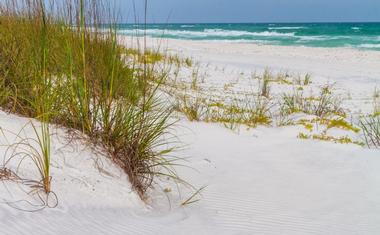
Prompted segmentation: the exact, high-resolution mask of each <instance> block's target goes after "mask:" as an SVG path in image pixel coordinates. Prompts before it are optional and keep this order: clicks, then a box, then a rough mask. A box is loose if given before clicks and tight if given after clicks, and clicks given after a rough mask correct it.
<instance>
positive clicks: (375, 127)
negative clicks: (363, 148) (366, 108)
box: [360, 115, 380, 148]
mask: <svg viewBox="0 0 380 235" xmlns="http://www.w3.org/2000/svg"><path fill="white" fill-rule="evenodd" d="M360 127H361V128H362V130H363V134H364V139H365V142H366V144H367V146H368V147H373V148H380V116H379V115H370V116H368V117H366V118H363V119H362V120H361V121H360Z"/></svg>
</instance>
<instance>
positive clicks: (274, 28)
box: [268, 27, 306, 30]
mask: <svg viewBox="0 0 380 235" xmlns="http://www.w3.org/2000/svg"><path fill="white" fill-rule="evenodd" d="M305 28H306V27H269V28H268V29H270V30H276V29H305Z"/></svg>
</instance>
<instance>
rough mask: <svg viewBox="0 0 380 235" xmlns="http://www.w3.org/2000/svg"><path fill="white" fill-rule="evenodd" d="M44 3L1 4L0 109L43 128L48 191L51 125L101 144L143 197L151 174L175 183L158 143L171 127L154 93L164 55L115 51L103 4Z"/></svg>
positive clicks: (140, 50) (166, 150) (83, 0)
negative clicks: (171, 179)
mask: <svg viewBox="0 0 380 235" xmlns="http://www.w3.org/2000/svg"><path fill="white" fill-rule="evenodd" d="M45 3H46V1H43V0H38V1H28V0H14V1H6V2H5V3H0V32H1V35H0V89H1V92H0V106H1V107H2V108H3V109H4V110H7V111H9V112H13V113H18V114H20V115H23V116H26V117H31V118H36V119H38V120H39V121H41V122H42V126H41V132H39V133H41V134H40V135H39V136H38V138H37V139H38V140H37V141H38V142H39V144H40V147H41V149H42V150H43V151H42V152H41V154H42V155H41V157H42V158H41V159H43V160H44V162H43V163H42V164H41V166H43V167H44V169H43V171H42V173H43V176H42V178H43V179H44V183H45V184H46V186H45V190H46V191H49V189H50V181H49V180H50V178H49V174H50V171H49V162H50V150H49V148H50V139H49V123H54V124H58V125H61V126H65V127H67V128H73V129H76V130H79V131H81V132H82V133H83V134H84V135H85V136H87V137H89V139H90V140H91V141H92V142H93V143H94V144H97V145H100V146H102V147H103V148H104V151H105V152H107V153H108V156H109V157H110V158H111V159H112V160H113V161H114V162H115V163H116V164H117V165H118V166H119V167H121V168H122V169H123V170H124V171H125V172H126V174H128V176H129V179H130V181H131V182H132V186H133V188H134V189H135V190H136V191H137V192H138V194H139V195H140V196H141V197H142V198H144V197H145V194H146V191H147V190H148V189H149V188H150V187H151V185H152V183H153V182H154V177H155V176H157V175H163V174H165V175H168V176H172V178H176V175H175V174H174V171H173V170H172V169H171V166H172V161H171V160H168V159H167V158H166V157H167V154H168V153H169V152H170V151H171V150H172V148H166V147H165V146H166V144H167V143H166V142H165V141H163V139H164V138H162V136H163V135H166V134H167V131H168V129H169V128H170V126H171V124H172V123H171V122H170V121H169V117H170V115H171V113H172V109H171V108H170V107H168V106H166V105H164V104H163V103H162V102H160V99H159V97H158V92H157V91H158V89H159V87H160V86H161V84H163V83H164V81H165V79H166V75H167V73H166V71H163V70H161V71H160V70H159V69H158V68H157V67H156V66H155V64H156V63H159V62H161V61H162V60H164V59H163V57H162V55H161V54H159V53H157V52H154V51H148V50H146V48H145V46H144V48H138V49H133V50H131V49H126V48H125V47H122V46H119V45H118V44H117V41H118V40H117V35H116V26H115V25H114V24H107V25H109V26H107V28H104V27H105V26H104V25H102V24H101V23H102V22H101V21H102V19H107V20H110V19H112V17H110V16H109V15H111V14H109V15H107V14H104V12H107V10H106V9H110V7H108V8H107V2H101V1H95V0H80V1H67V2H64V3H62V2H59V3H58V2H55V1H54V0H50V1H48V3H49V5H50V6H56V8H57V9H55V8H54V9H49V11H47V10H46V9H45V7H44V6H45V5H44V4H45ZM20 45H22V46H20ZM126 53H127V54H128V53H129V54H130V55H133V56H132V60H131V59H130V57H128V56H125V55H126ZM36 131H37V129H36Z"/></svg>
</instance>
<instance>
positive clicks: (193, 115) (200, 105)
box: [174, 95, 208, 121]
mask: <svg viewBox="0 0 380 235" xmlns="http://www.w3.org/2000/svg"><path fill="white" fill-rule="evenodd" d="M174 109H175V110H176V111H178V112H181V113H183V114H184V115H185V116H186V117H187V119H188V120H189V121H201V120H203V119H204V118H205V116H206V115H207V110H208V109H207V105H205V102H204V100H203V99H202V98H201V97H195V98H193V97H191V96H189V95H182V96H178V97H177V103H176V104H175V107H174Z"/></svg>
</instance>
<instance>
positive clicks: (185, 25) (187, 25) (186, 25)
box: [181, 24, 195, 28]
mask: <svg viewBox="0 0 380 235" xmlns="http://www.w3.org/2000/svg"><path fill="white" fill-rule="evenodd" d="M194 27H195V25H189V24H184V25H181V28H194Z"/></svg>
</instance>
